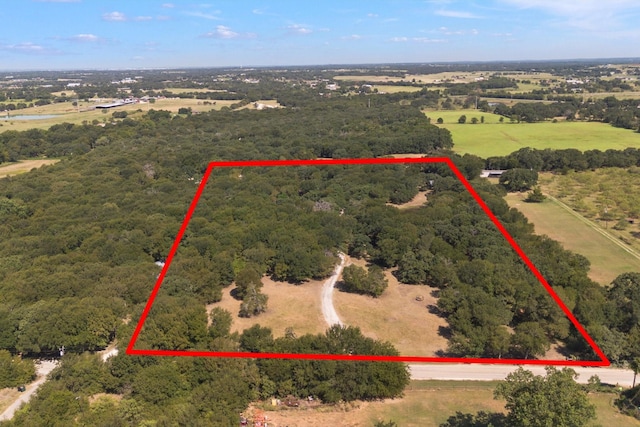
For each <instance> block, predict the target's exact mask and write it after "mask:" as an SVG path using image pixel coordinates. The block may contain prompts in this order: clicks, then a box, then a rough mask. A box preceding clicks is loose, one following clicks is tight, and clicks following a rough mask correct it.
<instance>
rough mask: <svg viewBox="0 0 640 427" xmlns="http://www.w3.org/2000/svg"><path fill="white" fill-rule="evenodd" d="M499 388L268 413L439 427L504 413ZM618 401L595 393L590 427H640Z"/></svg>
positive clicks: (283, 421)
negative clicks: (464, 417) (496, 395)
mask: <svg viewBox="0 0 640 427" xmlns="http://www.w3.org/2000/svg"><path fill="white" fill-rule="evenodd" d="M495 386H496V383H495V382H480V381H412V382H411V383H410V384H409V386H408V387H407V388H406V389H405V392H404V397H402V398H401V399H390V400H385V401H380V402H358V403H355V404H352V405H338V406H332V407H322V406H321V407H317V408H315V409H311V408H306V407H304V406H301V407H300V408H286V407H279V409H278V410H267V411H266V412H265V413H266V415H267V416H268V417H269V425H270V426H273V427H284V426H288V427H307V426H308V427H325V426H337V425H340V426H345V427H356V426H365V427H369V426H372V425H373V424H374V423H376V422H378V421H385V422H386V421H390V420H392V421H394V422H396V424H397V425H398V426H402V427H437V426H440V425H441V424H442V423H445V422H446V421H447V419H448V418H449V417H452V416H454V415H456V412H460V413H463V414H473V415H475V414H476V413H477V412H479V411H485V412H492V413H503V412H504V401H503V400H494V399H493V390H494V388H495ZM614 398H615V395H614V394H607V393H591V394H589V400H590V401H591V403H593V404H594V405H595V406H596V415H597V420H596V421H595V422H593V423H591V424H589V425H588V426H589V427H595V426H616V427H637V426H640V421H638V420H636V419H634V418H632V417H628V416H625V415H622V414H620V413H619V412H618V410H617V408H615V407H614V406H613V400H614ZM280 408H281V409H280ZM465 425H467V424H465Z"/></svg>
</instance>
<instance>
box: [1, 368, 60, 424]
mask: <svg viewBox="0 0 640 427" xmlns="http://www.w3.org/2000/svg"><path fill="white" fill-rule="evenodd" d="M58 364H59V362H58V361H57V360H55V361H54V360H41V361H39V362H37V363H36V372H37V374H38V379H36V380H35V381H34V382H32V383H31V384H28V385H27V386H26V387H27V389H26V391H23V392H22V394H20V397H18V398H17V399H16V400H15V401H14V402H13V403H12V404H11V405H10V406H9V407H8V408H7V409H6V410H5V411H4V412H3V413H2V414H0V422H2V421H8V420H10V419H11V418H13V415H14V414H15V412H16V411H17V410H18V409H20V407H21V406H22V404H23V403H27V402H28V401H29V399H31V396H32V395H33V393H35V392H36V390H38V387H40V386H41V385H42V384H44V382H45V381H46V380H47V375H49V373H50V372H51V371H53V369H54V368H55V367H56V366H58Z"/></svg>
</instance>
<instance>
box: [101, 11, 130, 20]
mask: <svg viewBox="0 0 640 427" xmlns="http://www.w3.org/2000/svg"><path fill="white" fill-rule="evenodd" d="M102 19H103V20H105V21H112V22H124V21H126V20H127V16H126V15H125V14H124V13H122V12H109V13H104V14H103V15H102Z"/></svg>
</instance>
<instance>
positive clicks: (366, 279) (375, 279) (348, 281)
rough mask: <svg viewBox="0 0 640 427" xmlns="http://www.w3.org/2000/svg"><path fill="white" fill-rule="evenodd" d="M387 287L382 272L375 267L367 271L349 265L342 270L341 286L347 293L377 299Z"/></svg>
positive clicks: (387, 283) (386, 281)
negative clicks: (366, 295) (365, 295)
mask: <svg viewBox="0 0 640 427" xmlns="http://www.w3.org/2000/svg"><path fill="white" fill-rule="evenodd" d="M388 285H389V282H388V280H387V278H386V277H384V272H383V271H382V269H381V268H380V267H378V266H375V265H374V266H372V267H370V268H369V270H368V271H367V270H365V269H364V268H362V267H358V266H357V265H349V266H347V267H345V268H344V270H342V286H343V288H344V290H345V291H347V292H355V293H359V294H368V295H371V296H373V297H379V296H380V295H382V293H383V292H384V290H385V289H387V286H388Z"/></svg>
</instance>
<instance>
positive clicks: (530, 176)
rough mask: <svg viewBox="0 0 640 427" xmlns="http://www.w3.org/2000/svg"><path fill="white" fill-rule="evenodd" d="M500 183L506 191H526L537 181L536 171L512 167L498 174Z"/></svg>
mask: <svg viewBox="0 0 640 427" xmlns="http://www.w3.org/2000/svg"><path fill="white" fill-rule="evenodd" d="M499 182H500V184H502V186H504V188H505V189H506V190H507V191H526V190H529V189H531V188H532V187H533V186H534V185H536V184H537V183H538V172H536V171H534V170H529V169H523V168H514V169H509V170H508V171H505V172H504V173H503V174H502V175H500V179H499Z"/></svg>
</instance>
